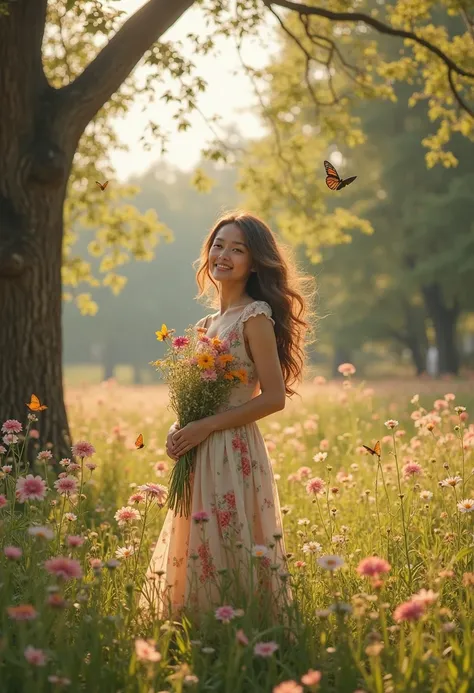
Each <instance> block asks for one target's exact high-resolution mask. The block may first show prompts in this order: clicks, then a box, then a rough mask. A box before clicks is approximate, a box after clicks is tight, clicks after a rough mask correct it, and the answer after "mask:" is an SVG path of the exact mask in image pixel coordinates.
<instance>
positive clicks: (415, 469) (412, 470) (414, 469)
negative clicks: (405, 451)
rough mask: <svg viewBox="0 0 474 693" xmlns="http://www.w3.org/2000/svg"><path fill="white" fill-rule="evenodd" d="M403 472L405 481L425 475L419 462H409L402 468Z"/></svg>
mask: <svg viewBox="0 0 474 693" xmlns="http://www.w3.org/2000/svg"><path fill="white" fill-rule="evenodd" d="M402 472H403V476H404V477H405V479H409V478H410V477H411V476H416V474H423V467H422V466H421V465H420V464H418V463H417V462H407V463H406V465H404V467H403V468H402Z"/></svg>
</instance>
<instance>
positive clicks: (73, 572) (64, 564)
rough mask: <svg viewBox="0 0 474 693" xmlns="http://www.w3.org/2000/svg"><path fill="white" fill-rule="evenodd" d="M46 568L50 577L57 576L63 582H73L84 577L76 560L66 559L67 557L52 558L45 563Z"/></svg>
mask: <svg viewBox="0 0 474 693" xmlns="http://www.w3.org/2000/svg"><path fill="white" fill-rule="evenodd" d="M44 567H45V569H46V570H47V571H48V573H50V575H55V576H56V577H58V578H62V579H63V580H72V579H75V578H81V577H82V568H81V564H80V563H79V561H76V560H75V559H74V558H66V556H57V557H56V558H50V559H49V560H47V561H45V563H44Z"/></svg>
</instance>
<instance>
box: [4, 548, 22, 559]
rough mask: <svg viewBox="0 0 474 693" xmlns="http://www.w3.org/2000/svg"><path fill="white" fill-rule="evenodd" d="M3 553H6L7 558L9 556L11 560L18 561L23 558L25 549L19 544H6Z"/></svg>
mask: <svg viewBox="0 0 474 693" xmlns="http://www.w3.org/2000/svg"><path fill="white" fill-rule="evenodd" d="M3 553H4V554H5V556H6V558H9V559H10V560H11V561H18V559H20V558H21V556H22V554H23V551H22V550H21V549H20V547H19V546H5V548H4V549H3Z"/></svg>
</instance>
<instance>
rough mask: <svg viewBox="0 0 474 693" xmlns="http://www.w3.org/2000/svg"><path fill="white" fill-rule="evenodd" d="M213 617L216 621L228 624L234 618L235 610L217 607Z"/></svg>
mask: <svg viewBox="0 0 474 693" xmlns="http://www.w3.org/2000/svg"><path fill="white" fill-rule="evenodd" d="M215 616H216V619H217V620H218V621H222V623H230V622H231V620H232V619H233V618H235V610H234V608H233V607H232V606H228V605H224V606H219V607H218V608H217V609H216V611H215Z"/></svg>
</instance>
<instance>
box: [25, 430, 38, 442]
mask: <svg viewBox="0 0 474 693" xmlns="http://www.w3.org/2000/svg"><path fill="white" fill-rule="evenodd" d="M28 435H29V437H30V438H33V440H39V437H40V434H39V431H37V430H36V428H30V432H29V433H28Z"/></svg>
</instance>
